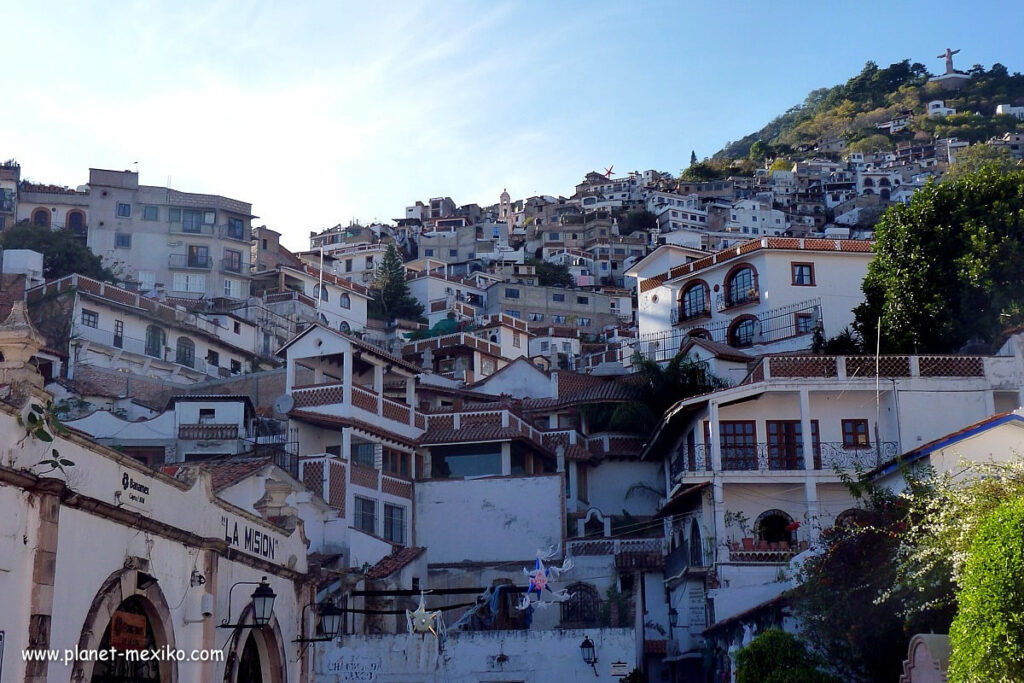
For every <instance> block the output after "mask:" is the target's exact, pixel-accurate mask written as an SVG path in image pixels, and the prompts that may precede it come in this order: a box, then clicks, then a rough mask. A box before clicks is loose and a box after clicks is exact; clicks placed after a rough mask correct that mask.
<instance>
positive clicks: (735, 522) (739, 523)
mask: <svg viewBox="0 0 1024 683" xmlns="http://www.w3.org/2000/svg"><path fill="white" fill-rule="evenodd" d="M725 526H727V527H730V526H734V527H736V528H737V529H739V530H740V534H742V537H741V540H742V542H743V549H744V550H753V549H754V537H753V536H751V535H750V518H749V517H747V516H746V515H745V514H743V512H742V511H740V512H732V511H731V510H726V511H725Z"/></svg>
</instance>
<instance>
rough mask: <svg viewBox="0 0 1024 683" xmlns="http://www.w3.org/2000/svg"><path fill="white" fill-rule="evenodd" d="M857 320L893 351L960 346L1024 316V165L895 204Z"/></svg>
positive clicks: (878, 241)
mask: <svg viewBox="0 0 1024 683" xmlns="http://www.w3.org/2000/svg"><path fill="white" fill-rule="evenodd" d="M875 254H876V255H875V258H874V260H873V261H872V262H871V264H870V265H869V266H868V273H867V276H866V277H865V278H864V283H863V285H862V288H863V290H864V296H865V301H864V302H863V303H862V304H861V305H860V306H858V307H857V308H856V309H855V311H854V313H855V318H856V321H855V323H854V327H855V328H856V329H857V331H858V332H859V333H860V335H861V337H862V338H863V339H864V340H865V342H866V343H868V344H869V345H870V344H871V342H872V340H874V339H875V338H876V333H877V331H878V321H879V319H881V324H882V327H881V337H882V351H883V353H905V352H915V351H917V352H922V353H924V352H934V353H949V352H953V351H956V350H957V349H959V348H960V347H961V346H963V345H964V344H965V343H967V342H968V341H971V340H973V339H981V340H984V341H992V340H993V339H994V338H995V337H996V335H998V333H999V332H1000V331H1001V330H1002V329H1004V328H1006V327H1007V326H1009V325H1012V324H1019V323H1020V322H1022V318H1021V311H1022V301H1024V268H1021V263H1024V171H1015V172H1012V173H1006V174H1003V173H1000V172H999V170H998V169H996V168H993V167H991V166H986V167H984V168H982V169H981V170H980V171H977V172H975V173H970V174H967V175H965V176H963V177H961V178H959V179H957V180H953V181H950V182H948V183H940V184H936V183H929V184H928V185H927V186H925V187H924V188H922V189H920V190H918V191H917V192H915V193H914V195H913V197H912V198H911V200H910V203H909V204H906V205H902V204H897V205H894V206H891V207H889V209H888V210H887V211H886V212H885V213H884V214H883V215H882V218H881V220H879V222H878V224H877V226H876V228H875Z"/></svg>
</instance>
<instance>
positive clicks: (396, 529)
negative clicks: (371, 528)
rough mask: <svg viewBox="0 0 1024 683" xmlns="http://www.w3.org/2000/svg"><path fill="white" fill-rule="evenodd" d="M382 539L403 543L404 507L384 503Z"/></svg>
mask: <svg viewBox="0 0 1024 683" xmlns="http://www.w3.org/2000/svg"><path fill="white" fill-rule="evenodd" d="M384 539H385V540H388V541H391V542H392V543H397V544H399V545H405V508H403V507H399V506H398V505H389V504H387V503H384Z"/></svg>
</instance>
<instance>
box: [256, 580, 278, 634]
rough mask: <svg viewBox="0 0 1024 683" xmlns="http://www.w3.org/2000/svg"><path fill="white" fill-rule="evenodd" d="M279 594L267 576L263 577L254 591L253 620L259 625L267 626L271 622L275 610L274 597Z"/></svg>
mask: <svg viewBox="0 0 1024 683" xmlns="http://www.w3.org/2000/svg"><path fill="white" fill-rule="evenodd" d="M276 597H277V595H276V594H275V593H274V589H273V588H271V587H270V584H269V583H267V577H265V576H264V577H263V580H262V581H260V585H258V586H256V590H254V591H253V592H252V620H253V621H254V622H256V625H257V626H266V625H267V624H269V623H270V616H271V614H273V612H274V598H276Z"/></svg>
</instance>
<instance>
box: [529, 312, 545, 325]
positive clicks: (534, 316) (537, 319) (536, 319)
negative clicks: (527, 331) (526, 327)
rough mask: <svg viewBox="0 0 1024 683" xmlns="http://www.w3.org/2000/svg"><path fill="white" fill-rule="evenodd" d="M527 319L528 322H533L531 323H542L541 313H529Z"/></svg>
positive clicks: (542, 315) (542, 316)
mask: <svg viewBox="0 0 1024 683" xmlns="http://www.w3.org/2000/svg"><path fill="white" fill-rule="evenodd" d="M529 318H530V322H533V323H541V322H544V314H543V313H532V312H531V313H530V314H529Z"/></svg>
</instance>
